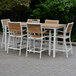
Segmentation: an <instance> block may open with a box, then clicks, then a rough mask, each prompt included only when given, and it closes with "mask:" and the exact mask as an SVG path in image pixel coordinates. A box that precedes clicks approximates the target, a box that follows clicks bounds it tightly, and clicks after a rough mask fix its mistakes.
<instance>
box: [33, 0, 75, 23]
mask: <svg viewBox="0 0 76 76" xmlns="http://www.w3.org/2000/svg"><path fill="white" fill-rule="evenodd" d="M75 3H76V0H44V2H42V1H41V3H40V4H38V5H36V7H37V8H36V9H34V10H33V14H34V16H35V17H37V18H40V19H42V18H44V19H46V18H48V19H59V20H60V21H61V22H65V23H67V22H68V21H69V12H70V9H71V8H72V7H74V6H76V5H75Z"/></svg>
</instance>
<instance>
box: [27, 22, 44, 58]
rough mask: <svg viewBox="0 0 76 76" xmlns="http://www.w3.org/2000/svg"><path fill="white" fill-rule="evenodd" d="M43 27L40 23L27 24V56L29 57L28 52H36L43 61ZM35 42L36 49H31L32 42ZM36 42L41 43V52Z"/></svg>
mask: <svg viewBox="0 0 76 76" xmlns="http://www.w3.org/2000/svg"><path fill="white" fill-rule="evenodd" d="M43 33H44V32H43V31H42V26H41V24H40V23H27V51H26V56H27V55H28V52H34V53H35V52H36V53H40V59H41V53H42V52H43V51H45V49H44V48H43V39H44V38H45V36H43ZM31 40H33V41H34V44H32V45H34V47H33V48H30V41H31ZM36 40H38V41H39V42H40V47H38V49H39V50H36V48H37V47H36V45H35V44H36Z"/></svg>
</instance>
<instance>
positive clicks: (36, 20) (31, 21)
mask: <svg viewBox="0 0 76 76" xmlns="http://www.w3.org/2000/svg"><path fill="white" fill-rule="evenodd" d="M27 22H30V23H40V19H28V20H27Z"/></svg>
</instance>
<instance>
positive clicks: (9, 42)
mask: <svg viewBox="0 0 76 76" xmlns="http://www.w3.org/2000/svg"><path fill="white" fill-rule="evenodd" d="M10 39H11V38H10V36H9V38H8V45H7V54H8V53H9V46H10Z"/></svg>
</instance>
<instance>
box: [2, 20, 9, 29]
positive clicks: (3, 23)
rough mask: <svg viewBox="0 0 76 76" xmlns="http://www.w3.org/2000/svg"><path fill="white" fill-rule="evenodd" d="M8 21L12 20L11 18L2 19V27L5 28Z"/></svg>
mask: <svg viewBox="0 0 76 76" xmlns="http://www.w3.org/2000/svg"><path fill="white" fill-rule="evenodd" d="M8 22H10V19H1V23H2V27H3V28H5V25H7V24H8Z"/></svg>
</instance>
